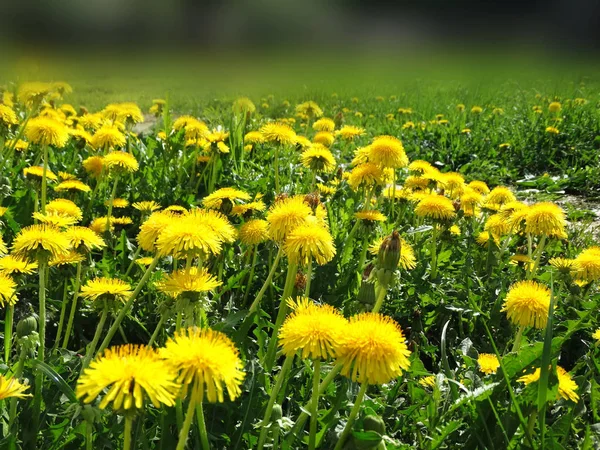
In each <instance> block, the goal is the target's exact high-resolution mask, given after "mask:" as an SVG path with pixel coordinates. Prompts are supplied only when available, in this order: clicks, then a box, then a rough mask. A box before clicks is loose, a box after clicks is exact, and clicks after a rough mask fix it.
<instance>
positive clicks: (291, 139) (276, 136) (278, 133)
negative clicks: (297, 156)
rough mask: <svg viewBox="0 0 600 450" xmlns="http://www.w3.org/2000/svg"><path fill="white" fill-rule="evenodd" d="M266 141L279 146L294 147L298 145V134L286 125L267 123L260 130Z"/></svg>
mask: <svg viewBox="0 0 600 450" xmlns="http://www.w3.org/2000/svg"><path fill="white" fill-rule="evenodd" d="M260 133H261V134H262V135H263V137H264V138H265V141H267V142H270V143H272V144H278V145H287V146H290V145H293V144H295V143H296V133H295V132H294V130H293V129H292V127H290V126H289V125H286V124H284V123H278V122H273V123H267V124H266V125H263V127H262V128H261V129H260Z"/></svg>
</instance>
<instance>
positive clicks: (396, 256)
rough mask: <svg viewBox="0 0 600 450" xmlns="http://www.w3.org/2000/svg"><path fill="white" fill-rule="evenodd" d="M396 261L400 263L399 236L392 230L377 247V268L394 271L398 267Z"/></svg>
mask: <svg viewBox="0 0 600 450" xmlns="http://www.w3.org/2000/svg"><path fill="white" fill-rule="evenodd" d="M398 261H400V235H399V234H398V232H397V231H395V230H394V231H393V232H392V234H390V235H389V236H388V237H386V238H385V239H384V240H383V242H382V243H381V246H380V247H379V254H378V255H377V266H378V267H379V268H380V269H386V270H390V271H394V270H396V268H397V267H398Z"/></svg>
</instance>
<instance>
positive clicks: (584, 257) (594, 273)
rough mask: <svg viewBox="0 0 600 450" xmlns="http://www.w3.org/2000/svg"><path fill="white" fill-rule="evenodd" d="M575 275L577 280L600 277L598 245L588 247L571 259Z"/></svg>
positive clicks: (599, 251)
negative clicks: (573, 259)
mask: <svg viewBox="0 0 600 450" xmlns="http://www.w3.org/2000/svg"><path fill="white" fill-rule="evenodd" d="M573 269H574V270H575V276H576V278H577V279H579V280H584V281H588V282H589V281H596V280H598V279H600V247H590V248H588V249H585V250H584V251H583V252H581V253H580V254H579V255H578V256H577V258H575V261H573Z"/></svg>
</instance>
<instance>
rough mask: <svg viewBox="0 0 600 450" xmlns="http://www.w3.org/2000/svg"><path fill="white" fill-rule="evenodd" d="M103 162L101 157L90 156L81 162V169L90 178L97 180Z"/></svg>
mask: <svg viewBox="0 0 600 450" xmlns="http://www.w3.org/2000/svg"><path fill="white" fill-rule="evenodd" d="M103 161H104V158H103V157H102V156H90V157H89V158H86V159H85V160H84V161H83V168H84V169H85V171H86V172H87V173H89V174H90V175H91V176H93V177H95V178H98V177H99V176H100V175H101V174H102V168H103V167H104V162H103Z"/></svg>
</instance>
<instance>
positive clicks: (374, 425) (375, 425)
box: [363, 414, 385, 435]
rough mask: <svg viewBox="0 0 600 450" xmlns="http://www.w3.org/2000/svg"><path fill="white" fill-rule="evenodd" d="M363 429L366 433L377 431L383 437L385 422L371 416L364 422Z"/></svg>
mask: <svg viewBox="0 0 600 450" xmlns="http://www.w3.org/2000/svg"><path fill="white" fill-rule="evenodd" d="M363 428H364V430H365V431H376V432H377V433H379V434H381V435H383V434H385V422H384V421H383V419H382V418H381V417H379V416H376V415H374V414H369V415H368V416H366V417H365V418H364V420H363Z"/></svg>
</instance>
